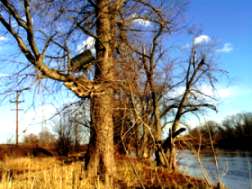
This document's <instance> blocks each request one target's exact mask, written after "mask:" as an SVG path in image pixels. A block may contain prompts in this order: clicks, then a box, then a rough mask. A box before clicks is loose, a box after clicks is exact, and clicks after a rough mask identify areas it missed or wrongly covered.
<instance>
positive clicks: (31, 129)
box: [20, 104, 57, 134]
mask: <svg viewBox="0 0 252 189" xmlns="http://www.w3.org/2000/svg"><path fill="white" fill-rule="evenodd" d="M56 112H57V110H56V108H55V106H53V105H51V104H45V105H42V106H40V107H38V108H36V109H35V110H34V109H32V110H30V111H28V112H25V113H24V114H23V119H21V120H20V122H21V129H20V133H21V132H24V134H28V133H35V134H37V133H38V132H40V131H41V126H43V124H44V126H48V125H50V123H48V121H46V120H49V119H50V118H51V116H53V115H54V114H55V113H56Z"/></svg>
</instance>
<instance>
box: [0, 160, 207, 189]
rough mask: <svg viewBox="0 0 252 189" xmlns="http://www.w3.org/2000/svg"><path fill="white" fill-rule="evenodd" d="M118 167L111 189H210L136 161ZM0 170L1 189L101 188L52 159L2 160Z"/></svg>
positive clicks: (71, 166)
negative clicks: (113, 185)
mask: <svg viewBox="0 0 252 189" xmlns="http://www.w3.org/2000/svg"><path fill="white" fill-rule="evenodd" d="M118 165H119V166H118V172H117V178H116V180H117V181H116V186H115V187H114V188H143V187H144V188H211V187H210V186H207V185H206V184H205V183H204V182H202V181H200V180H197V179H194V178H192V177H189V176H184V175H181V174H179V173H171V172H168V171H166V170H162V169H156V168H152V165H150V164H146V163H142V162H140V161H138V160H136V159H125V158H124V159H123V158H121V159H120V158H119V159H118ZM0 170H1V172H0V173H1V182H0V189H50V188H52V189H79V188H85V189H89V188H90V189H91V188H98V189H102V188H104V187H103V185H102V182H100V181H99V179H97V181H96V182H95V183H93V184H92V185H91V184H90V183H88V181H86V180H85V178H83V179H80V176H83V175H82V173H81V162H73V163H71V164H69V165H65V164H63V162H62V160H58V159H56V158H55V157H50V158H48V157H47V158H32V157H21V158H5V160H3V161H2V162H1V163H0Z"/></svg>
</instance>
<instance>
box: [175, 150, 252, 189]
mask: <svg viewBox="0 0 252 189" xmlns="http://www.w3.org/2000/svg"><path fill="white" fill-rule="evenodd" d="M216 154H217V155H216V158H215V156H214V155H213V153H203V154H200V156H198V155H197V154H196V153H195V154H193V153H192V152H190V151H188V150H183V151H180V152H179V153H178V163H179V165H180V166H179V169H180V171H182V172H185V173H187V174H190V175H193V176H197V177H201V178H207V179H208V180H209V181H210V182H212V183H216V182H218V181H219V180H221V181H222V182H223V183H224V185H225V186H226V187H228V188H230V189H252V153H251V152H226V151H217V152H216ZM198 157H200V158H198ZM216 160H217V161H216ZM216 162H217V163H216Z"/></svg>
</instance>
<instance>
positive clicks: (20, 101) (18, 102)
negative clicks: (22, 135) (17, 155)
mask: <svg viewBox="0 0 252 189" xmlns="http://www.w3.org/2000/svg"><path fill="white" fill-rule="evenodd" d="M25 90H29V88H28V87H27V88H23V89H19V90H16V91H15V92H16V99H15V100H13V101H12V100H10V103H15V104H16V109H15V111H16V145H18V126H19V119H18V118H19V114H18V112H19V111H21V110H22V109H20V108H19V104H20V103H23V102H24V100H19V97H20V94H21V93H22V92H23V91H25Z"/></svg>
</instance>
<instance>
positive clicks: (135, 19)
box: [131, 14, 151, 27]
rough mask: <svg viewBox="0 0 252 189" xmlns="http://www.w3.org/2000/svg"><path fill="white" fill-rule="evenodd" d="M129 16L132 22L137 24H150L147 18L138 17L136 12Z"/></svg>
mask: <svg viewBox="0 0 252 189" xmlns="http://www.w3.org/2000/svg"><path fill="white" fill-rule="evenodd" d="M131 18H132V19H133V23H135V24H139V25H142V26H145V27H148V26H150V25H151V22H150V21H149V20H147V19H143V18H139V16H138V15H137V14H133V15H131Z"/></svg>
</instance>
